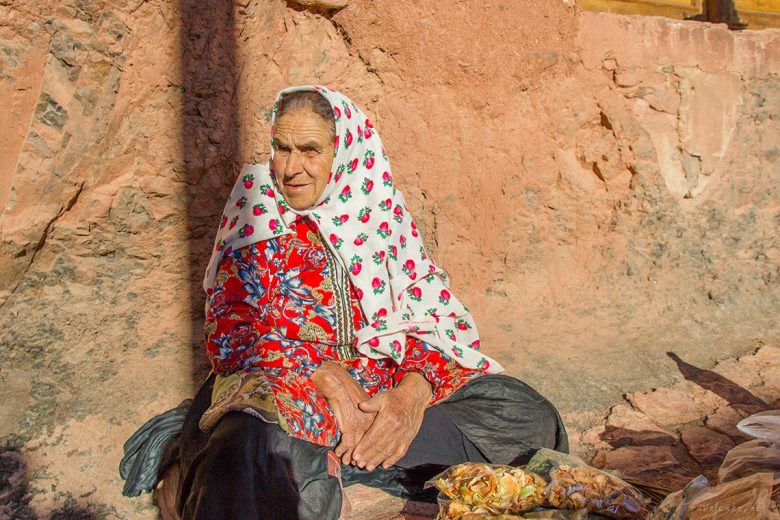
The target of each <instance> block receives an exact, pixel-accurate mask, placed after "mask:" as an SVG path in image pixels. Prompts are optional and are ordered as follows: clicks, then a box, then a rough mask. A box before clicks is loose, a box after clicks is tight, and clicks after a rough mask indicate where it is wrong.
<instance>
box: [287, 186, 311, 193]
mask: <svg viewBox="0 0 780 520" xmlns="http://www.w3.org/2000/svg"><path fill="white" fill-rule="evenodd" d="M285 186H286V187H287V190H288V191H290V192H292V193H296V192H299V191H303V190H305V189H306V188H308V187H309V185H308V184H285Z"/></svg>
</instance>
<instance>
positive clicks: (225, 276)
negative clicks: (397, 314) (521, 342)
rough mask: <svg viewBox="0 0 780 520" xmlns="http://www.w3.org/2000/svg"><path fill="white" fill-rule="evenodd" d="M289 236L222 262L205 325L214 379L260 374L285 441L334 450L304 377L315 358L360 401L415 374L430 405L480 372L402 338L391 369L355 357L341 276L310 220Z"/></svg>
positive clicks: (355, 325) (323, 408)
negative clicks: (355, 388)
mask: <svg viewBox="0 0 780 520" xmlns="http://www.w3.org/2000/svg"><path fill="white" fill-rule="evenodd" d="M292 230H293V232H294V233H293V234H287V235H282V236H279V237H275V238H272V239H269V240H265V241H263V242H259V243H257V244H253V245H250V246H246V247H243V248H240V249H238V250H236V251H233V252H231V253H229V254H227V255H225V257H224V258H223V259H222V262H221V264H220V266H219V271H218V274H217V283H216V287H215V288H214V292H213V293H212V294H211V296H210V299H209V308H208V312H207V316H206V325H205V330H206V351H207V353H208V356H209V359H210V360H211V363H212V366H213V369H214V372H215V373H217V374H219V375H223V376H227V375H230V374H233V373H237V372H238V373H243V372H247V371H260V372H261V375H262V376H263V377H266V378H267V380H268V382H269V386H270V388H271V390H272V392H273V394H274V398H275V401H276V406H277V409H278V410H277V413H279V414H280V415H281V416H282V417H283V419H284V421H285V422H286V423H287V427H288V433H289V434H290V435H292V436H294V437H297V438H300V439H304V440H307V441H309V442H313V443H315V444H320V445H325V446H333V445H335V444H337V443H338V439H339V436H340V433H339V429H338V425H337V424H336V419H335V417H334V414H333V411H332V410H331V408H330V406H328V403H327V401H326V400H325V398H324V397H323V396H322V394H320V392H319V391H318V390H317V388H316V386H315V385H314V383H313V382H312V380H311V379H310V377H309V376H310V375H311V373H312V372H313V371H314V370H315V369H316V368H317V367H318V366H319V365H320V363H322V362H324V361H331V362H335V363H338V364H340V365H341V366H343V367H344V368H346V369H347V370H348V371H349V373H350V374H351V375H352V377H353V378H355V380H356V381H357V382H358V383H360V385H361V386H362V387H363V389H364V390H365V391H366V393H367V394H368V395H369V396H372V395H374V394H375V393H377V392H380V391H384V390H387V389H389V388H391V387H392V386H394V385H395V384H397V383H398V382H399V381H400V380H401V378H402V377H403V374H404V373H405V372H409V371H413V372H419V373H420V374H422V375H423V376H424V377H425V379H426V380H427V381H428V382H430V383H431V386H432V388H433V398H432V400H431V403H430V404H435V403H437V402H439V401H441V400H442V399H445V398H446V397H448V396H449V395H450V394H452V393H453V392H454V391H455V390H457V389H458V388H460V387H461V386H463V385H464V384H465V383H467V382H468V381H470V380H471V379H473V378H475V377H477V376H479V375H481V374H482V372H480V371H477V370H471V369H465V368H462V367H461V366H460V365H458V364H457V363H456V362H455V361H453V360H451V359H450V358H449V357H447V356H446V355H444V354H442V353H441V352H439V351H438V350H436V349H434V348H432V347H429V346H428V345H427V344H426V343H424V342H422V341H420V340H418V339H414V338H407V341H406V349H407V353H406V357H405V358H404V360H403V362H402V364H401V365H400V366H399V365H397V364H396V363H395V362H394V361H392V360H391V359H389V358H385V359H371V358H368V357H365V356H363V355H361V354H360V353H359V352H358V351H357V349H356V348H355V346H356V344H357V340H356V338H355V331H356V330H359V329H361V328H362V327H365V326H366V320H365V317H364V316H363V313H362V311H361V309H360V305H359V303H358V299H357V296H356V294H355V290H354V287H353V286H352V284H351V282H350V281H349V277H348V276H347V273H346V271H345V270H344V269H343V268H342V267H341V266H340V265H339V264H338V263H337V260H336V258H335V257H334V256H333V255H332V253H331V252H330V250H328V249H327V247H326V246H325V245H324V244H323V242H322V239H321V237H320V235H319V233H318V232H317V228H316V226H315V225H314V224H313V223H312V222H311V221H310V220H309V219H307V218H305V217H303V218H299V219H298V220H296V221H295V222H293V224H292Z"/></svg>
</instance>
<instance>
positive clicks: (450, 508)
mask: <svg viewBox="0 0 780 520" xmlns="http://www.w3.org/2000/svg"><path fill="white" fill-rule="evenodd" d="M442 497H444V498H442ZM521 518H522V517H521V516H517V515H509V514H497V515H496V514H493V513H490V512H489V511H487V510H486V509H483V508H481V507H471V506H467V505H466V504H464V503H462V502H458V501H457V500H450V499H449V498H447V497H446V495H441V494H440V495H439V514H438V515H437V516H436V519H435V520H518V519H521Z"/></svg>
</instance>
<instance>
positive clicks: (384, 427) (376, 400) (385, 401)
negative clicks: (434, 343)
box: [352, 372, 432, 471]
mask: <svg viewBox="0 0 780 520" xmlns="http://www.w3.org/2000/svg"><path fill="white" fill-rule="evenodd" d="M431 395H432V392H431V385H430V383H428V381H426V380H425V378H424V377H423V376H422V375H420V374H418V373H415V372H408V373H406V374H405V375H404V378H403V379H402V380H401V382H400V383H399V384H398V386H396V387H395V388H392V389H390V390H388V391H387V392H380V393H378V394H376V395H375V396H374V397H372V398H371V399H368V400H366V401H363V402H361V403H360V404H359V405H358V406H359V407H360V409H361V410H362V411H363V412H366V413H375V414H376V418H375V419H374V422H373V424H371V427H370V428H369V429H368V431H367V432H366V433H365V435H363V438H362V439H361V440H360V442H359V443H358V445H357V446H356V447H355V449H354V452H353V454H352V460H353V463H354V464H355V465H356V466H359V467H361V468H365V469H367V470H369V471H373V470H374V469H375V468H376V467H377V466H379V465H380V464H381V465H382V466H383V467H384V468H386V469H387V468H390V467H391V466H393V465H394V464H395V463H396V462H398V461H399V460H401V458H402V457H403V456H404V455H405V454H406V450H408V449H409V445H410V444H411V443H412V440H414V437H415V436H416V435H417V432H418V431H420V426H421V425H422V421H423V415H424V414H425V409H426V408H427V407H428V403H429V402H430V401H431Z"/></svg>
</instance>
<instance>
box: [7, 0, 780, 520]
mask: <svg viewBox="0 0 780 520" xmlns="http://www.w3.org/2000/svg"><path fill="white" fill-rule="evenodd" d="M325 14H326V15H327V16H323V15H322V14H320V13H318V12H316V10H307V9H301V8H300V7H296V8H291V7H289V6H288V4H287V2H285V1H283V0H241V1H239V2H235V3H230V2H228V3H210V2H209V3H203V2H196V1H194V0H183V1H181V2H173V1H170V0H146V1H142V0H110V1H109V0H66V1H64V2H33V1H32V0H18V1H14V2H7V1H0V50H1V52H0V96H2V98H3V100H4V101H6V104H5V105H4V106H6V107H7V108H6V110H4V111H3V112H2V114H0V128H2V129H3V131H2V132H0V134H2V135H1V136H0V207H1V208H2V216H0V309H2V311H0V357H2V359H3V363H2V371H0V397H2V399H3V402H5V403H11V404H10V405H9V406H4V407H3V409H2V412H0V418H1V419H2V421H1V422H0V432H1V434H0V449H1V450H2V451H3V453H2V454H0V455H2V456H3V458H2V460H3V461H7V462H8V464H5V463H3V466H2V468H3V470H2V471H3V474H2V475H3V478H5V476H6V475H7V474H11V475H12V476H13V477H14V482H17V483H18V484H19V485H18V486H16V488H15V490H14V491H13V493H12V495H13V497H14V499H13V501H11V502H10V503H7V504H3V505H2V507H5V508H6V510H8V511H11V512H10V513H8V514H9V515H10V516H11V517H18V518H41V517H43V518H45V517H54V518H66V517H68V516H65V515H70V517H73V518H84V517H90V518H127V519H129V518H133V519H144V518H156V516H157V512H156V510H155V509H154V507H153V506H152V503H151V497H150V496H149V495H145V496H143V497H140V498H136V499H125V498H123V497H121V495H120V489H121V481H120V479H119V478H118V476H117V475H116V467H117V464H118V461H119V459H120V458H121V446H122V443H123V442H124V440H125V439H126V438H127V437H128V436H129V435H130V434H131V433H132V432H133V431H134V430H135V429H136V428H137V427H139V426H140V425H141V424H143V422H144V421H146V420H147V419H148V418H149V417H150V416H152V415H154V414H157V413H160V412H162V411H164V410H166V409H169V408H172V407H174V406H176V405H177V404H178V403H179V402H180V400H181V399H183V398H185V397H188V396H190V395H191V394H192V391H193V389H194V387H195V386H196V385H197V384H198V383H199V382H200V381H201V380H202V378H203V376H204V374H205V372H206V367H205V360H204V356H203V353H202V350H203V349H202V343H201V341H200V335H201V330H200V327H201V325H200V324H201V321H202V308H203V296H202V294H201V292H200V288H199V286H200V278H201V275H202V272H203V270H204V267H205V263H206V261H207V256H208V252H209V251H210V248H211V241H212V240H213V234H214V231H215V224H216V222H217V219H218V215H219V213H220V211H221V206H222V204H223V201H224V199H225V197H226V196H227V194H228V192H229V190H230V187H231V185H232V183H233V180H234V177H235V175H236V172H237V167H238V166H239V165H240V164H241V163H243V162H247V161H252V160H255V161H262V160H265V159H267V157H268V146H267V138H266V136H267V135H268V116H269V112H270V108H271V104H272V101H273V96H274V94H275V92H276V91H277V89H279V88H281V87H283V86H286V85H289V84H298V83H309V82H322V83H326V84H329V85H331V86H333V87H335V88H339V89H340V90H343V91H344V92H345V93H347V94H348V95H350V96H352V97H353V98H354V99H355V101H356V102H357V103H359V104H360V105H361V106H362V107H363V108H364V109H365V110H366V111H367V112H368V113H369V114H370V115H371V116H372V118H373V119H374V120H375V122H376V124H377V128H378V129H379V131H380V132H381V134H382V137H383V140H384V143H385V145H386V148H387V150H388V153H389V155H390V157H391V160H392V164H393V168H394V173H395V178H396V179H397V181H398V184H399V186H400V188H401V189H402V190H404V192H405V194H406V199H407V202H408V204H409V206H410V209H411V210H412V212H413V213H414V214H415V215H416V218H417V220H418V221H419V224H420V228H421V229H422V231H423V233H424V237H425V239H426V243H427V244H428V246H429V249H430V252H431V253H432V254H433V255H434V256H435V257H436V258H437V259H438V261H439V262H440V263H441V264H442V265H443V266H444V267H445V268H446V269H447V270H448V271H449V272H450V274H451V275H452V279H453V284H454V289H455V290H456V291H457V292H458V294H459V295H461V297H462V299H463V300H464V301H466V302H467V303H468V304H469V306H470V308H472V309H473V311H474V314H475V316H476V318H477V321H478V323H479V324H480V331H481V334H482V337H483V345H485V348H486V350H488V352H489V353H491V354H492V355H494V356H495V357H497V358H499V359H500V360H501V361H502V363H503V364H504V365H505V366H506V367H508V372H509V373H510V374H512V375H515V376H519V377H521V378H523V379H524V380H526V381H527V382H529V383H530V384H531V385H533V386H534V387H536V388H537V389H538V390H540V391H541V392H542V393H543V394H545V395H547V396H549V397H550V398H551V399H552V401H553V402H554V403H555V404H556V405H558V406H559V408H560V409H561V411H562V412H563V415H564V417H566V418H567V420H570V421H571V424H575V425H577V428H578V430H576V431H572V439H575V440H577V442H581V444H575V445H574V450H575V451H576V452H578V453H589V454H591V455H592V454H594V453H595V452H596V451H597V450H609V449H614V447H613V446H612V445H611V444H610V442H612V443H615V444H618V445H619V447H618V449H621V450H624V451H623V452H621V454H620V456H621V457H623V459H621V460H630V457H629V455H630V456H631V457H633V456H634V454H635V450H636V449H638V448H641V447H642V446H641V445H640V444H638V443H653V442H658V443H661V446H660V447H658V449H660V448H668V449H669V450H672V451H673V454H674V455H675V456H678V455H679V456H680V457H683V455H684V453H683V454H681V453H679V452H678V451H679V449H680V448H682V450H683V452H685V453H687V452H686V451H685V450H684V447H682V446H680V445H679V444H675V443H674V442H672V441H671V440H669V439H668V438H667V436H665V435H664V434H663V432H662V431H663V430H668V431H669V433H670V434H672V437H675V438H676V436H677V435H679V432H678V431H677V430H676V429H674V428H672V427H669V428H667V427H665V426H664V427H663V428H660V431H659V429H653V428H649V429H648V428H646V426H648V425H647V424H646V423H644V422H643V421H644V420H643V419H641V417H637V416H632V417H628V415H631V414H628V413H626V414H624V417H621V416H620V415H619V414H617V415H616V417H614V418H611V419H610V420H611V421H612V423H611V424H610V427H611V428H612V429H611V430H610V432H609V434H608V435H602V433H603V432H601V431H600V429H599V428H598V427H600V426H601V425H602V424H604V423H605V421H606V419H605V416H606V415H605V411H606V410H608V409H609V408H610V407H611V406H613V405H615V404H617V403H620V402H621V401H622V396H623V395H624V394H626V393H629V394H632V395H636V394H637V393H644V392H646V391H647V390H648V389H650V388H660V387H669V388H677V391H680V390H679V387H674V386H673V385H674V384H675V383H676V382H677V381H678V380H679V378H680V377H679V375H678V374H679V366H678V365H675V363H674V362H673V361H670V360H669V358H668V356H667V354H666V353H667V352H668V351H672V352H674V353H675V354H677V355H679V356H681V357H682V358H684V360H685V362H687V363H689V364H691V365H693V366H696V367H701V368H703V369H709V368H712V367H714V366H716V363H717V362H718V361H719V360H722V359H725V358H737V357H739V356H741V355H744V354H746V353H750V354H753V352H755V350H756V348H757V347H759V346H761V345H767V346H765V347H763V348H761V349H760V350H758V352H757V353H756V354H755V356H749V357H751V358H752V359H754V361H751V363H754V364H755V366H756V367H758V372H756V371H755V370H753V369H752V368H751V369H750V370H748V369H747V368H744V370H743V369H740V370H739V371H735V370H732V371H730V372H729V373H728V374H729V375H730V376H732V377H735V378H737V379H739V382H741V383H744V384H748V385H753V386H751V387H750V388H749V390H750V392H751V393H752V394H753V395H754V396H755V397H758V398H759V399H760V400H761V401H762V402H765V403H772V402H775V401H776V400H777V399H778V397H780V395H778V392H779V391H780V383H779V382H778V378H777V374H778V373H780V372H778V371H777V370H776V369H774V372H773V368H772V367H773V366H774V367H776V365H777V364H776V363H774V362H773V361H771V359H774V358H773V356H775V357H776V356H777V354H776V345H777V341H778V339H780V329H778V326H777V324H776V320H775V317H776V315H777V310H778V300H779V299H780V284H778V280H780V271H779V270H778V263H779V260H780V251H779V250H778V246H777V241H776V230H777V207H778V200H779V199H780V191H779V190H780V183H778V182H777V180H778V161H777V153H778V152H777V150H778V149H780V132H777V124H778V123H777V122H778V120H780V84H779V83H778V79H777V74H778V72H779V70H778V66H780V65H778V64H780V38H779V37H778V32H777V31H762V32H755V31H745V32H741V33H732V32H728V31H726V30H725V29H723V28H721V27H717V26H709V25H704V24H697V23H694V22H669V21H664V20H661V19H656V18H648V19H644V18H638V17H619V16H610V15H600V14H592V13H581V12H579V11H578V10H576V9H574V8H572V7H571V5H567V4H566V3H565V2H548V1H545V0H523V1H521V2H490V1H489V2H478V1H476V0H465V1H463V2H460V3H457V4H454V5H453V4H451V3H447V2H427V3H420V2H413V1H411V0H395V1H389V0H382V1H368V0H352V1H350V2H349V4H348V5H347V6H346V7H344V8H343V9H340V10H338V12H335V13H334V12H328V13H325ZM713 107H715V108H713ZM740 362H741V359H740ZM746 362H747V361H746ZM773 363H774V364H773ZM743 376H744V377H743ZM729 395H731V394H729ZM656 397H657V396H656ZM743 397H745V396H744V395H743ZM692 398H693V399H694V401H696V399H698V398H697V397H696V395H693V396H692ZM648 399H649V400H650V401H652V399H654V398H648ZM717 399H721V400H722V398H721V397H717ZM717 399H716V398H713V399H711V400H710V401H709V402H708V403H707V404H706V406H705V405H704V404H702V403H703V402H698V401H696V402H697V404H696V406H699V407H700V411H701V414H700V416H701V417H704V416H705V415H706V416H707V417H708V418H707V421H706V424H707V425H708V426H710V424H716V423H717V424H719V425H720V428H721V429H720V430H718V431H726V430H728V428H729V427H733V423H731V425H729V421H732V420H733V419H734V417H735V416H733V415H730V414H734V413H736V414H737V415H739V413H742V412H743V411H744V410H743V409H742V408H741V409H740V412H739V413H737V412H735V411H734V410H733V409H731V408H727V407H726V401H725V400H722V401H723V402H721V401H717ZM646 401H647V400H646ZM661 404H662V403H661V402H657V403H656V405H657V406H656V408H660V406H661ZM743 404H744V403H743ZM748 404H749V403H748ZM750 406H753V405H752V404H751V405H750ZM717 407H720V409H719V412H717V413H715V412H713V410H714V409H715V408H717ZM697 410H698V408H697ZM645 412H647V410H645ZM660 413H662V412H661V411H658V413H656V417H655V418H654V417H653V414H651V413H649V412H647V416H648V418H649V419H651V420H652V421H653V422H656V419H657V417H658V414H660ZM578 414H579V415H580V416H581V417H584V419H582V420H581V421H580V420H578V419H577V416H578ZM693 415H697V416H698V415H699V412H697V413H696V414H694V413H691V414H690V415H689V416H686V417H693ZM686 417H683V419H684V418H686ZM678 419H679V418H678ZM697 420H698V419H697ZM675 424H676V423H675ZM713 427H714V426H713ZM621 428H622V429H621ZM635 428H641V430H639V431H641V432H646V433H643V434H642V435H640V436H637V435H634V434H627V433H626V432H625V430H634V429H635ZM727 435H731V433H727ZM605 439H606V440H605ZM586 441H587V442H590V441H593V443H598V445H596V444H593V445H592V446H591V445H587V443H586ZM607 441H609V442H607ZM629 448H630V450H629ZM625 450H628V451H625ZM632 450H633V451H632ZM610 460H618V459H610ZM684 462H685V463H686V464H688V463H689V462H690V461H687V460H686V461H684ZM6 470H7V471H6ZM8 508H11V509H8ZM6 510H4V511H3V513H2V514H6ZM58 515H59V516H58ZM79 515H81V516H79Z"/></svg>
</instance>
